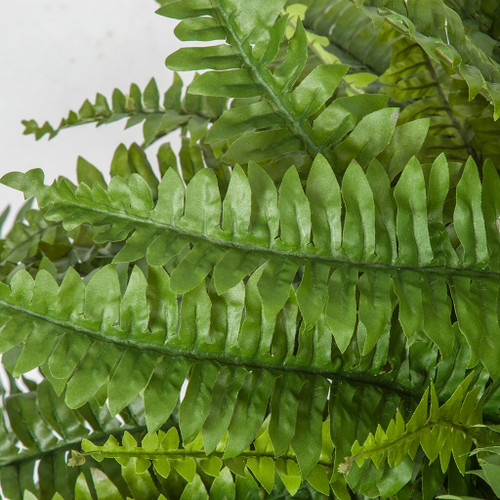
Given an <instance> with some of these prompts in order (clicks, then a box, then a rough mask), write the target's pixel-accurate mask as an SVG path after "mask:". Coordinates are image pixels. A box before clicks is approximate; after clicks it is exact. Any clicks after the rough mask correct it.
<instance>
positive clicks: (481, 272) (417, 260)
mask: <svg viewBox="0 0 500 500" xmlns="http://www.w3.org/2000/svg"><path fill="white" fill-rule="evenodd" d="M447 171H448V166H447V163H446V161H445V159H444V157H440V158H438V159H437V160H436V162H435V163H434V165H433V166H432V168H431V170H430V172H429V174H428V181H427V183H426V181H425V178H424V174H423V170H422V167H421V166H420V164H419V163H418V161H417V160H416V159H412V160H411V161H410V162H409V163H408V164H407V165H406V167H405V168H404V170H403V173H402V174H401V177H400V179H399V181H398V183H397V185H396V187H395V189H394V194H391V192H390V189H389V180H388V177H387V174H386V173H385V171H384V169H383V168H382V167H381V166H380V165H379V164H378V163H374V162H372V164H371V165H370V168H369V169H368V171H367V174H365V173H364V172H363V171H362V169H361V168H360V167H359V165H358V164H356V163H355V162H353V163H351V165H350V166H349V168H348V169H347V171H346V174H345V176H344V180H343V183H342V188H341V189H340V188H339V186H338V184H337V181H336V180H335V177H334V176H333V173H332V171H331V169H330V166H329V165H328V164H327V163H326V162H325V161H324V159H322V158H321V157H318V158H317V159H316V161H315V163H314V165H313V167H312V169H311V173H310V175H309V179H308V182H307V186H306V192H305V193H304V191H303V189H302V186H301V184H300V181H299V178H298V175H297V173H296V171H295V169H293V168H292V169H290V170H289V171H288V172H287V174H286V175H285V176H284V178H283V181H282V183H281V186H280V188H279V196H278V192H277V191H276V189H275V187H274V184H273V183H272V182H271V180H270V178H269V177H268V176H267V175H266V174H265V172H264V171H263V170H262V169H261V168H260V167H258V165H256V164H251V165H250V166H249V172H248V177H247V176H246V175H245V174H244V173H243V171H242V170H241V169H240V168H239V167H236V168H235V169H234V171H233V174H232V177H231V181H230V184H229V187H228V190H227V193H226V196H225V198H224V200H223V201H222V200H221V197H220V194H219V190H218V186H217V181H216V178H215V175H214V174H213V173H212V172H211V171H210V170H208V169H202V170H201V171H199V172H198V173H197V174H196V175H195V177H194V178H193V179H192V181H191V182H190V183H189V184H188V186H187V188H184V187H183V185H182V182H181V180H180V179H179V177H178V175H177V174H176V173H175V172H174V171H172V170H169V171H167V173H166V174H165V176H164V177H163V179H162V181H161V183H160V185H159V186H158V193H159V194H158V200H157V202H156V204H155V203H154V201H153V197H152V194H151V190H150V187H149V186H148V184H147V183H146V181H144V179H142V178H141V177H139V176H137V175H136V174H135V175H134V174H133V175H131V176H130V178H129V181H128V184H127V183H125V181H124V180H123V179H121V178H120V177H114V178H113V179H112V180H111V183H110V185H109V188H108V190H107V191H105V190H104V189H103V188H101V187H100V186H99V185H94V187H93V188H92V189H90V188H89V187H88V186H86V185H85V184H80V186H79V187H78V188H77V189H76V190H75V189H74V188H72V187H70V185H69V184H68V183H67V182H66V181H64V180H60V181H58V182H55V183H54V184H53V186H51V187H46V186H44V185H43V174H42V173H41V171H39V170H33V171H31V172H29V173H27V174H18V173H13V174H8V175H7V176H5V177H4V178H3V180H2V182H4V183H5V184H8V185H10V186H12V187H16V188H18V189H21V190H23V191H24V192H25V195H26V196H31V195H33V194H35V195H36V197H37V200H38V202H39V204H40V206H42V207H47V209H48V211H47V213H46V218H47V219H48V220H51V221H62V223H63V227H64V228H66V229H67V230H72V229H74V228H77V227H79V226H81V225H82V224H84V223H90V224H92V225H93V226H94V229H95V236H94V239H95V240H96V241H97V242H100V243H102V242H106V241H123V240H125V239H126V244H125V246H124V247H123V249H122V250H121V251H120V252H119V253H118V254H117V255H116V256H115V258H114V262H134V261H138V260H139V259H142V258H144V257H145V258H146V261H147V263H148V264H149V265H151V266H157V265H165V264H166V265H167V269H168V270H169V273H171V276H172V280H171V287H172V290H173V292H174V293H177V294H189V293H195V290H198V288H199V287H200V286H202V289H205V285H204V281H205V278H206V277H207V276H208V275H212V273H213V285H214V287H215V290H216V291H217V293H218V294H219V295H220V294H224V293H226V292H229V291H230V290H232V289H233V287H235V286H241V283H240V282H241V280H242V279H244V278H245V277H247V276H250V277H252V279H250V280H249V281H248V284H247V289H248V287H249V286H255V285H254V283H256V284H257V286H256V288H255V293H257V295H258V296H259V297H260V299H259V301H260V300H262V302H263V306H262V307H263V310H264V314H265V319H266V320H268V321H275V319H276V318H277V316H278V314H279V313H280V311H281V310H282V309H283V307H284V306H285V304H286V303H287V301H289V300H293V301H295V300H296V301H297V302H298V306H299V309H300V312H301V314H302V317H303V318H304V327H305V328H306V329H309V328H312V327H314V326H315V325H316V324H317V323H318V321H319V324H320V325H321V329H326V332H328V331H329V332H330V334H331V335H333V339H334V341H335V344H336V345H337V347H338V348H339V349H340V351H342V352H343V351H345V349H346V348H347V347H348V346H349V343H350V342H351V339H352V338H353V335H354V333H356V336H357V339H358V342H359V345H360V350H361V351H362V352H363V354H367V353H369V352H370V351H371V350H372V348H373V347H374V346H375V344H376V343H377V341H378V339H379V337H380V335H381V334H382V332H383V331H384V329H385V328H386V327H387V325H388V324H389V323H390V321H391V317H392V315H393V311H394V309H395V306H396V305H399V308H398V309H399V321H400V323H401V325H402V327H403V331H404V333H405V335H406V337H407V338H408V340H409V342H410V343H411V342H413V341H414V340H416V339H418V338H422V334H424V335H426V336H428V337H429V338H430V339H431V340H432V341H433V342H435V343H436V344H437V345H438V347H439V348H440V349H441V350H442V352H443V353H449V352H450V351H451V348H452V346H453V337H454V334H453V330H452V310H451V306H452V305H453V308H454V312H455V314H456V316H457V318H458V324H459V326H460V329H461V331H462V333H463V334H464V335H465V337H466V338H467V341H468V342H469V344H470V346H471V349H472V358H473V363H475V362H476V361H477V360H478V359H481V360H482V363H483V364H484V366H485V367H486V368H487V369H488V371H489V372H490V374H491V375H492V376H493V377H497V376H498V374H499V372H498V370H499V369H500V368H499V366H498V363H497V359H498V355H499V353H500V347H499V345H498V339H499V338H500V337H499V333H498V328H499V327H498V322H497V321H496V317H497V316H496V314H497V313H496V306H495V304H496V297H497V294H498V288H499V284H498V273H499V267H500V262H499V261H498V255H499V245H500V243H499V233H498V227H497V218H498V213H499V207H498V199H497V197H496V194H495V193H496V191H495V189H496V187H497V186H498V183H499V182H500V181H499V179H498V174H497V172H496V170H495V169H494V168H493V167H491V166H489V165H487V166H486V167H485V176H486V178H487V179H488V182H487V183H484V184H483V186H481V183H480V181H479V177H478V173H477V169H476V167H475V165H474V162H473V161H472V160H469V161H468V163H467V165H466V166H465V169H464V172H463V174H462V176H461V178H460V181H459V182H458V185H457V188H456V195H455V197H454V198H455V199H454V204H455V209H454V215H453V218H454V228H455V231H456V237H457V238H458V244H457V243H452V240H451V239H450V234H449V233H448V231H447V229H446V226H445V225H444V224H443V219H442V210H443V203H444V200H445V199H446V198H447V196H448V194H449V193H448V190H449V188H448V182H449V174H448V172H447ZM426 184H427V185H426ZM374 186H377V189H374ZM378 186H380V188H379V187H378ZM384 186H385V188H384ZM382 188H383V189H382ZM375 195H376V197H375ZM341 196H342V198H343V201H341ZM395 205H396V209H395V208H394V207H395ZM344 214H345V215H344ZM131 232H133V234H131ZM130 234H131V235H130ZM129 235H130V236H129ZM292 284H294V287H293V288H292ZM448 290H449V293H448ZM200 293H201V292H200ZM247 293H248V291H247ZM357 294H359V301H358V300H357V299H356V295H357ZM295 296H296V299H295V298H294V297H295ZM339 296H340V297H341V298H342V300H340V301H339ZM374 303H377V304H378V307H377V309H376V310H375V312H374V310H373V304H374ZM245 307H247V306H245ZM415 308H418V310H416V309H415ZM358 319H359V321H358ZM259 324H262V325H264V324H263V323H261V322H260V320H259ZM473 325H474V326H473ZM243 329H244V326H243ZM325 334H326V333H325Z"/></svg>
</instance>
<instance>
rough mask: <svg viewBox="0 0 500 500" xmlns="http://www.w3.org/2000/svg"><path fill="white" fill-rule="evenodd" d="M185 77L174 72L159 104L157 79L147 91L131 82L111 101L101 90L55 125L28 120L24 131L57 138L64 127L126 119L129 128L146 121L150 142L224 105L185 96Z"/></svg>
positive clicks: (146, 139)
mask: <svg viewBox="0 0 500 500" xmlns="http://www.w3.org/2000/svg"><path fill="white" fill-rule="evenodd" d="M181 97H182V80H181V79H180V78H179V76H178V75H174V81H173V83H172V86H171V87H170V88H169V89H168V90H167V91H166V92H165V94H164V96H163V100H162V103H161V104H160V92H159V90H158V86H157V84H156V81H155V80H154V79H151V81H150V82H149V83H148V85H147V86H146V88H145V89H144V92H142V91H141V89H140V88H139V87H138V86H137V85H136V84H132V85H131V86H130V90H129V93H128V94H124V93H123V92H122V91H120V90H119V89H115V90H114V92H113V96H112V101H111V103H110V102H109V101H108V100H107V99H106V97H104V96H103V95H102V94H97V96H96V98H95V102H94V104H92V103H91V102H90V101H89V100H88V99H87V100H86V101H85V102H84V103H83V104H82V106H81V107H80V109H79V110H78V112H76V111H70V113H69V115H68V117H67V118H63V119H62V120H61V123H60V124H59V125H58V126H57V127H54V126H52V125H51V124H50V123H48V122H45V123H44V124H43V125H42V126H39V125H38V123H37V122H36V121H35V120H25V121H23V125H24V127H25V130H24V134H25V135H30V134H33V135H34V136H35V138H36V139H37V140H39V139H41V138H42V137H44V136H45V135H48V136H49V139H52V138H54V137H55V136H56V135H57V134H58V133H59V132H60V131H61V130H64V129H66V128H69V127H75V126H78V125H85V124H89V123H95V124H96V125H97V126H100V125H103V124H106V123H111V122H114V121H118V120H123V119H127V123H126V128H129V127H133V126H135V125H138V124H140V123H143V135H144V144H145V145H146V146H149V145H151V144H152V143H153V142H154V141H157V140H158V139H160V138H162V137H163V136H165V135H167V134H169V133H170V132H172V131H174V130H177V129H178V128H181V127H183V126H185V125H186V124H188V123H189V122H190V121H193V122H201V123H206V122H209V121H210V120H213V119H215V118H217V117H218V116H219V115H220V114H221V113H222V110H223V109H224V104H225V103H224V100H221V99H218V100H216V99H212V100H210V101H208V102H207V100H204V102H200V103H197V104H198V106H194V107H193V104H194V103H193V100H192V99H190V100H188V101H186V100H182V99H181ZM198 126H199V125H198Z"/></svg>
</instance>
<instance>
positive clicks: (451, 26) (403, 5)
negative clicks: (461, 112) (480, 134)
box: [353, 0, 500, 120]
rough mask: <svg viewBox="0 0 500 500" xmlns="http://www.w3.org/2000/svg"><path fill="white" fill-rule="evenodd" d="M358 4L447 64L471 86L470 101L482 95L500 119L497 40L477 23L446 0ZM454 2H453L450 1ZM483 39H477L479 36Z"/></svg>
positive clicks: (366, 0) (388, 0) (387, 0)
mask: <svg viewBox="0 0 500 500" xmlns="http://www.w3.org/2000/svg"><path fill="white" fill-rule="evenodd" d="M353 1H354V3H355V4H356V5H360V6H361V5H366V6H373V7H375V8H377V10H378V14H375V13H373V17H374V20H375V22H380V21H381V20H382V19H385V20H386V21H388V22H389V23H390V24H391V25H392V26H394V27H395V28H396V29H397V30H399V31H400V32H401V33H404V34H405V35H406V36H408V37H410V38H411V39H412V40H414V41H415V42H417V43H418V44H419V45H420V46H421V47H422V48H423V49H424V50H425V51H426V53H427V54H428V55H429V57H430V58H432V59H433V60H436V61H439V62H442V63H445V64H446V65H447V67H448V68H450V69H451V70H452V71H453V72H455V73H456V74H458V75H460V76H461V77H462V78H463V79H464V80H465V81H466V82H467V85H468V87H469V99H473V98H474V97H475V96H476V95H477V94H478V93H481V94H482V95H483V96H484V97H485V98H486V99H487V101H489V102H490V103H491V104H492V105H493V108H494V112H493V116H494V119H495V120H497V119H498V118H499V117H500V90H499V89H500V64H499V62H498V61H497V60H496V59H495V57H496V55H494V54H493V52H492V50H493V47H496V45H497V44H496V40H495V39H493V38H490V36H489V35H487V34H485V33H481V32H480V28H479V26H478V24H477V22H469V23H468V24H467V27H466V26H465V25H464V23H463V21H462V19H461V17H460V16H459V15H458V13H457V12H456V11H455V10H454V8H455V5H454V4H452V5H451V6H448V5H446V3H445V2H444V1H443V0H423V1H422V0H382V1H380V0H353ZM449 3H450V2H449ZM478 32H479V33H480V36H476V33H478Z"/></svg>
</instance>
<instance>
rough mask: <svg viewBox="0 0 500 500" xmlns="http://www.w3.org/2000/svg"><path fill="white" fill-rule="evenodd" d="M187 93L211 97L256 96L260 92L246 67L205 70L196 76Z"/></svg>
mask: <svg viewBox="0 0 500 500" xmlns="http://www.w3.org/2000/svg"><path fill="white" fill-rule="evenodd" d="M189 93H191V94H195V95H206V96H213V97H257V96H259V95H260V94H261V90H260V89H259V87H257V86H255V84H254V82H253V80H252V77H251V76H250V74H249V73H248V71H247V70H246V69H232V70H229V71H223V72H215V71H207V72H206V73H203V74H201V75H199V76H197V77H196V78H195V79H194V81H193V83H192V84H191V85H190V86H189Z"/></svg>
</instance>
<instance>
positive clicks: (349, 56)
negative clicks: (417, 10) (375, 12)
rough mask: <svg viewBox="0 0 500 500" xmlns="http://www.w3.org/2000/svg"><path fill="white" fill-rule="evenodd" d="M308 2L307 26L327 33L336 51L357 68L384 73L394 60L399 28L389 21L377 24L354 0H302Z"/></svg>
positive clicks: (342, 60)
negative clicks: (391, 26)
mask: <svg viewBox="0 0 500 500" xmlns="http://www.w3.org/2000/svg"><path fill="white" fill-rule="evenodd" d="M301 3H305V4H306V5H307V10H306V15H305V17H304V26H305V27H306V28H307V29H308V30H311V31H312V32H314V33H317V34H320V35H323V36H325V37H327V38H328V39H329V41H330V44H331V45H330V46H328V48H327V50H329V51H330V52H331V53H333V54H334V55H335V56H336V57H337V58H338V59H339V60H340V61H341V62H342V63H343V64H348V65H349V66H350V68H351V70H353V71H358V72H369V73H373V74H375V75H381V74H382V73H384V72H385V71H386V70H387V69H388V67H389V64H390V58H389V56H390V53H391V45H392V42H393V38H394V36H395V33H396V32H395V31H392V30H390V29H388V25H387V24H385V25H384V24H382V25H380V26H373V22H372V19H371V18H370V16H369V15H368V13H367V12H366V9H365V8H362V7H359V6H356V5H354V4H353V3H352V2H351V1H350V0H308V1H306V0H302V2H301Z"/></svg>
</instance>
